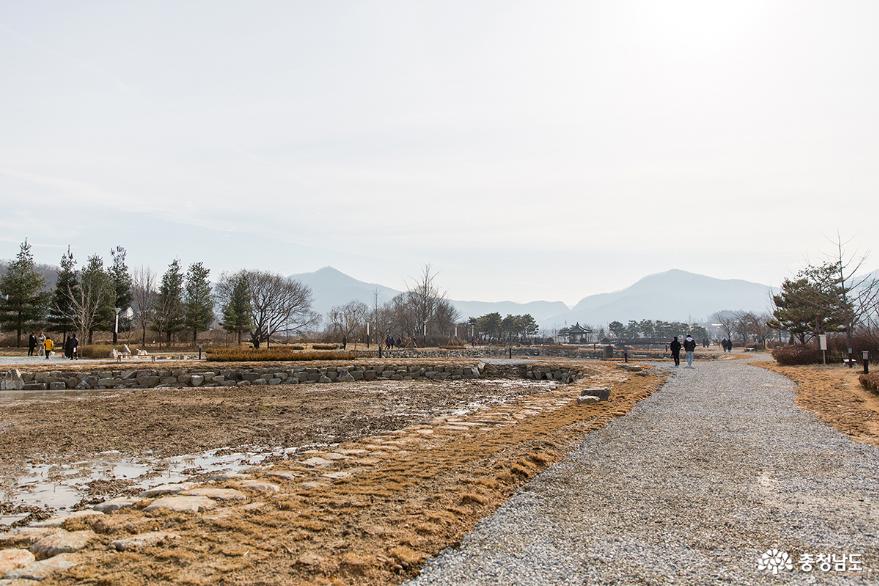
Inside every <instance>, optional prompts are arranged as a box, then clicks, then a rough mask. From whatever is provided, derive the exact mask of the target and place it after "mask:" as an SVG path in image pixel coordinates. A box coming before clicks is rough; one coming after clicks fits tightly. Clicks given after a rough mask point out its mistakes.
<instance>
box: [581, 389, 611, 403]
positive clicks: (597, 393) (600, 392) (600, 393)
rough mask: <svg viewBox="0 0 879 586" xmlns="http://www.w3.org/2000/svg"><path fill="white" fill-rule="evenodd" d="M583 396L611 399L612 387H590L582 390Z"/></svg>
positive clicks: (603, 399) (604, 399)
mask: <svg viewBox="0 0 879 586" xmlns="http://www.w3.org/2000/svg"><path fill="white" fill-rule="evenodd" d="M580 396H581V397H586V396H591V397H598V398H599V399H601V400H602V401H607V400H608V399H610V388H608V387H589V388H588V389H583V390H582V391H580Z"/></svg>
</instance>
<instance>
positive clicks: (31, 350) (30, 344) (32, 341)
mask: <svg viewBox="0 0 879 586" xmlns="http://www.w3.org/2000/svg"><path fill="white" fill-rule="evenodd" d="M36 353H37V337H36V336H35V335H34V333H33V332H31V335H30V336H28V338H27V355H28V356H33V355H34V354H36Z"/></svg>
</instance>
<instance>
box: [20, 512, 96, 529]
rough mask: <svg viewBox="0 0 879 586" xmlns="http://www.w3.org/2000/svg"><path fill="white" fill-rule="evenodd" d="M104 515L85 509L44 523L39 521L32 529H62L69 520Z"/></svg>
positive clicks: (32, 524) (55, 517) (32, 525)
mask: <svg viewBox="0 0 879 586" xmlns="http://www.w3.org/2000/svg"><path fill="white" fill-rule="evenodd" d="M103 514H104V513H102V512H100V511H95V510H92V509H85V510H82V511H75V512H73V513H68V514H65V515H56V516H54V517H50V518H49V519H46V520H44V521H37V522H36V523H31V527H61V526H62V525H64V522H65V521H67V520H68V519H79V518H81V517H95V516H100V515H103Z"/></svg>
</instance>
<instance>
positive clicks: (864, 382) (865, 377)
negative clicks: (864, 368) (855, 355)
mask: <svg viewBox="0 0 879 586" xmlns="http://www.w3.org/2000/svg"><path fill="white" fill-rule="evenodd" d="M858 380H859V381H861V386H862V387H864V388H865V389H867V390H868V391H873V392H874V393H879V373H877V372H871V373H870V374H862V375H860V376H859V377H858Z"/></svg>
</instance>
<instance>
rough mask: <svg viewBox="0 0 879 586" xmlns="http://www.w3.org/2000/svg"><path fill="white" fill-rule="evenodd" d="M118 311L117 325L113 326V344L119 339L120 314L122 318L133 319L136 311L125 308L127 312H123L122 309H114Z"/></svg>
mask: <svg viewBox="0 0 879 586" xmlns="http://www.w3.org/2000/svg"><path fill="white" fill-rule="evenodd" d="M114 309H115V310H116V325H115V326H113V343H114V344H115V343H116V342H117V341H118V338H119V314H120V313H121V314H122V317H123V318H125V319H131V318H132V317H134V310H133V309H131V308H130V307H127V308H125V311H123V310H122V308H121V307H116V308H114Z"/></svg>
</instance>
